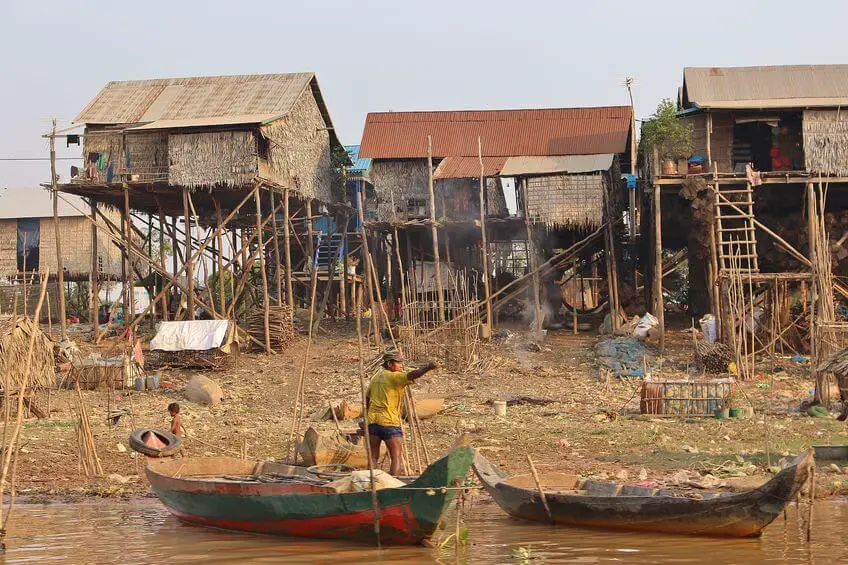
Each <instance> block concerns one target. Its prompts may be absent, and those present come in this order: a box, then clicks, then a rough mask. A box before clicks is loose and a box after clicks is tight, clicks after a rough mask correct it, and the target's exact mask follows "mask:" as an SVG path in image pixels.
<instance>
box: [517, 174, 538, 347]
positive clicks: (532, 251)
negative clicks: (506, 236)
mask: <svg viewBox="0 0 848 565" xmlns="http://www.w3.org/2000/svg"><path fill="white" fill-rule="evenodd" d="M521 187H522V189H523V190H522V191H521V192H522V196H523V199H524V226H525V228H526V229H527V254H528V259H529V263H530V271H531V273H532V278H533V333H534V335H535V339H536V341H541V340H542V323H543V320H542V298H541V288H540V286H541V285H540V282H539V279H540V277H539V269H538V266H537V260H538V258H537V256H536V245H535V244H534V243H533V224H532V223H531V221H530V206H529V198H528V195H527V179H526V178H523V179H521Z"/></svg>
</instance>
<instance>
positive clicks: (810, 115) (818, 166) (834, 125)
mask: <svg viewBox="0 0 848 565" xmlns="http://www.w3.org/2000/svg"><path fill="white" fill-rule="evenodd" d="M802 128H803V133H804V162H805V163H806V166H807V170H808V171H810V172H812V173H822V174H834V175H839V176H845V175H848V113H846V112H844V111H839V110H806V111H805V112H804V119H803V126H802Z"/></svg>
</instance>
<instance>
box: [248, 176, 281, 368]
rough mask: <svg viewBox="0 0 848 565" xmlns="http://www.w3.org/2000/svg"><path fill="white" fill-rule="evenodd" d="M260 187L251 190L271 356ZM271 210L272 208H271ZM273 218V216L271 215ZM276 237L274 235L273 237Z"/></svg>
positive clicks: (268, 348)
mask: <svg viewBox="0 0 848 565" xmlns="http://www.w3.org/2000/svg"><path fill="white" fill-rule="evenodd" d="M261 186H262V185H260V184H257V185H256V187H255V188H254V189H253V200H254V202H255V203H256V236H257V240H258V241H257V243H258V248H257V251H258V253H259V273H260V274H261V276H262V310H263V316H264V324H265V354H266V355H270V354H271V314H270V308H271V304H270V300H269V297H268V274H267V273H266V272H265V238H264V237H262V197H261V196H260V194H259V189H260V188H261ZM272 210H273V207H272ZM271 217H272V218H273V217H274V214H273V213H272V214H271ZM274 237H276V235H275V236H274Z"/></svg>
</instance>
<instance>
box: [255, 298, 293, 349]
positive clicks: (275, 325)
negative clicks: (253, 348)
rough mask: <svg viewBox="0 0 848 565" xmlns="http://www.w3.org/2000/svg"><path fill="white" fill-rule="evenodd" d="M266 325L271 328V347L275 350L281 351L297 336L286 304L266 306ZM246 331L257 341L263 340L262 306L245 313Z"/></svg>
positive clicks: (263, 316) (263, 312)
mask: <svg viewBox="0 0 848 565" xmlns="http://www.w3.org/2000/svg"><path fill="white" fill-rule="evenodd" d="M268 325H269V329H270V330H271V349H273V350H275V351H282V350H283V349H285V348H286V347H288V346H289V344H290V343H291V342H292V341H294V339H295V338H296V337H297V334H296V333H295V331H294V324H292V316H291V309H290V308H289V306H288V304H283V305H281V306H269V307H268ZM247 331H248V333H249V334H250V335H251V336H252V337H254V338H255V339H256V340H257V341H258V342H260V343H264V342H265V311H264V310H263V309H262V308H257V309H255V310H253V311H251V312H250V314H248V315H247Z"/></svg>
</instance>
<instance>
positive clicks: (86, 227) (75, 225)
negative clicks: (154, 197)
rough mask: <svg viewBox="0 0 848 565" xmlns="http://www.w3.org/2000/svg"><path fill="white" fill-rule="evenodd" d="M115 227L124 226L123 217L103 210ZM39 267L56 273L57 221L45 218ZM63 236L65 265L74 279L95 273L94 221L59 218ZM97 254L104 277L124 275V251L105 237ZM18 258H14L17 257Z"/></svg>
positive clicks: (99, 242)
mask: <svg viewBox="0 0 848 565" xmlns="http://www.w3.org/2000/svg"><path fill="white" fill-rule="evenodd" d="M101 210H102V211H103V213H104V214H105V215H106V216H107V217H108V218H109V219H110V220H112V221H113V222H114V223H115V224H117V225H120V222H121V216H120V214H119V213H118V212H117V211H116V210H113V209H109V208H105V207H104V208H101ZM40 224H41V226H40V228H41V229H40V232H41V233H40V236H41V238H40V240H39V246H40V249H39V261H38V268H39V270H41V271H42V272H44V271H45V270H47V269H49V270H50V272H51V273H55V272H56V237H55V236H56V230H55V228H54V226H53V218H41V222H40ZM59 234H60V236H61V238H62V262H63V265H64V267H65V269H66V270H67V272H68V274H69V275H71V276H79V275H87V274H88V273H89V272H90V271H91V222H89V221H88V220H87V219H86V218H84V217H81V216H78V217H67V218H59ZM97 253H98V256H99V257H100V260H101V263H102V270H101V276H108V277H116V276H119V275H120V274H121V252H120V250H118V248H117V246H116V245H115V244H114V243H112V242H111V240H109V239H108V238H107V237H106V236H105V235H102V234H100V235H99V237H98V238H97ZM13 257H14V256H13Z"/></svg>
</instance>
